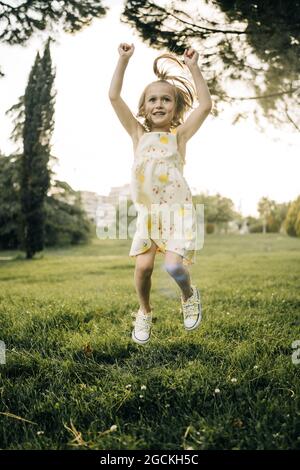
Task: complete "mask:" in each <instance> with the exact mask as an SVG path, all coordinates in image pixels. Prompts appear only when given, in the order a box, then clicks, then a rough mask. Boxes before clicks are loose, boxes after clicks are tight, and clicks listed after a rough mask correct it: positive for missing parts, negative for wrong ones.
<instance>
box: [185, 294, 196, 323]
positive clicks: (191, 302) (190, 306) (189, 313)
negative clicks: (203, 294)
mask: <svg viewBox="0 0 300 470" xmlns="http://www.w3.org/2000/svg"><path fill="white" fill-rule="evenodd" d="M192 297H193V296H192ZM195 305H196V306H198V305H200V300H199V299H197V298H191V299H188V300H187V301H186V302H184V303H183V304H182V309H183V313H184V316H185V318H190V317H194V316H195V315H196V313H195V310H194V306H195Z"/></svg>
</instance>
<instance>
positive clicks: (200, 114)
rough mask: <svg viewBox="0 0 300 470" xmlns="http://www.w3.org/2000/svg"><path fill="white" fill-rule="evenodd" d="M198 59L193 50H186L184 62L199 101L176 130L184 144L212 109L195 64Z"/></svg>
mask: <svg viewBox="0 0 300 470" xmlns="http://www.w3.org/2000/svg"><path fill="white" fill-rule="evenodd" d="M198 58H199V54H198V52H196V51H195V50H194V49H191V48H190V49H187V50H186V51H185V53H184V62H185V64H186V65H187V67H188V68H189V70H190V72H191V74H192V77H193V79H194V83H195V86H196V91H197V96H198V101H199V105H198V107H197V108H196V109H194V111H192V112H191V114H190V115H189V116H188V118H187V119H186V121H185V122H184V123H183V124H181V125H180V126H178V128H177V135H178V138H181V139H182V140H183V141H184V142H187V141H188V140H189V139H190V138H191V137H192V136H193V135H194V134H195V132H197V130H198V129H199V128H200V126H201V125H202V124H203V122H204V120H205V119H206V118H207V116H208V115H209V113H210V111H211V109H212V100H211V96H210V93H209V90H208V87H207V85H206V82H205V80H204V78H203V76H202V74H201V71H200V69H199V67H198V64H197V61H198Z"/></svg>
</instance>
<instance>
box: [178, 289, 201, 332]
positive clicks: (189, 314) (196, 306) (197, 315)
mask: <svg viewBox="0 0 300 470" xmlns="http://www.w3.org/2000/svg"><path fill="white" fill-rule="evenodd" d="M191 288H192V291H193V294H192V296H191V297H189V298H188V299H187V300H186V302H184V301H183V298H182V297H181V305H182V314H183V324H184V328H185V329H186V330H189V331H191V330H195V329H196V328H198V326H199V325H200V322H201V319H202V313H201V301H200V292H199V289H197V287H196V286H191Z"/></svg>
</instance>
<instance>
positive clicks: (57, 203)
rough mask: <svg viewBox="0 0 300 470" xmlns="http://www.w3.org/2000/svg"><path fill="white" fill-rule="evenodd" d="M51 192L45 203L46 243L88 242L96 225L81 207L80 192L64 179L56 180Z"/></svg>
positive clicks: (49, 244) (48, 244)
mask: <svg viewBox="0 0 300 470" xmlns="http://www.w3.org/2000/svg"><path fill="white" fill-rule="evenodd" d="M57 190H59V191H57ZM51 192H52V195H51V196H48V197H47V199H46V204H45V209H46V224H45V245H46V246H57V245H69V244H72V245H74V244H75V245H76V244H78V243H85V242H88V241H89V240H90V238H91V235H92V231H93V228H94V227H93V226H92V224H91V223H90V221H89V220H88V219H87V217H86V214H85V212H84V210H83V209H82V208H81V205H80V198H79V196H78V193H77V192H76V191H74V190H73V189H72V188H71V187H70V186H69V185H68V184H67V183H65V182H63V181H56V182H55V185H53V186H52V188H51Z"/></svg>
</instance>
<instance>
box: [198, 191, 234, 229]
mask: <svg viewBox="0 0 300 470" xmlns="http://www.w3.org/2000/svg"><path fill="white" fill-rule="evenodd" d="M193 203H194V204H195V205H196V204H204V220H205V225H206V233H213V232H214V231H215V226H217V227H219V228H221V227H225V230H226V228H227V224H228V222H230V221H232V220H235V219H239V218H240V214H238V213H237V212H236V211H235V210H234V204H233V201H232V200H231V199H229V198H227V197H224V196H221V194H219V193H217V194H215V195H211V196H209V195H208V194H205V193H201V194H197V195H194V196H193Z"/></svg>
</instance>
